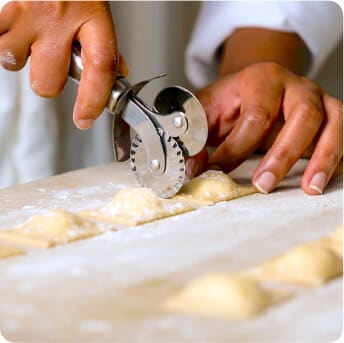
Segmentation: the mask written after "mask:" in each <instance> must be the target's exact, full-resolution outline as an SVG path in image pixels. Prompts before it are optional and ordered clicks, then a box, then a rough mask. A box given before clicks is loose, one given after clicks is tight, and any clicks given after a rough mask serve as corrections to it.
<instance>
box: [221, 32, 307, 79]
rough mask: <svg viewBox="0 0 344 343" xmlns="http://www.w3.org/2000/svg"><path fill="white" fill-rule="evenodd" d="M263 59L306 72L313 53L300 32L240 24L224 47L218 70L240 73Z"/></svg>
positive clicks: (300, 72) (296, 71)
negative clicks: (247, 26) (242, 26)
mask: <svg viewBox="0 0 344 343" xmlns="http://www.w3.org/2000/svg"><path fill="white" fill-rule="evenodd" d="M260 62H273V63H277V64H279V65H281V66H282V67H284V68H286V69H288V70H290V71H292V72H293V73H295V74H299V75H306V74H307V72H308V70H309V67H310V64H311V54H310V52H309V50H308V48H307V46H306V45H305V43H304V42H303V40H302V39H301V38H300V37H299V36H298V35H297V34H296V33H289V32H279V31H273V30H268V29H263V28H240V29H237V30H236V31H234V33H233V34H232V35H231V36H230V37H228V39H227V41H226V42H225V43H224V45H223V47H222V51H221V64H220V68H219V71H218V74H219V76H224V75H226V74H232V73H236V72H239V71H241V70H242V69H244V68H246V67H247V66H249V65H252V64H255V63H260Z"/></svg>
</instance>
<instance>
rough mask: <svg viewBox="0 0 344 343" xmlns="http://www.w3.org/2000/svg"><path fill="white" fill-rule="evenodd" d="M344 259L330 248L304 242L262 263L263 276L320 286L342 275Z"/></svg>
mask: <svg viewBox="0 0 344 343" xmlns="http://www.w3.org/2000/svg"><path fill="white" fill-rule="evenodd" d="M342 269H343V262H342V259H341V258H340V257H339V256H338V255H337V254H336V253H334V252H333V251H331V250H330V249H328V248H326V247H323V246H319V245H316V244H304V245H300V246H297V247H295V248H294V249H292V250H290V251H289V252H287V253H285V254H283V255H281V256H279V257H276V258H273V259H271V260H269V261H267V262H265V263H264V264H263V265H262V278H263V279H266V280H274V281H282V282H287V283H291V284H300V285H304V286H318V285H321V284H323V283H324V282H326V281H327V280H329V279H332V278H334V277H336V276H339V275H342Z"/></svg>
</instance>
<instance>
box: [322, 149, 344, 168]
mask: <svg viewBox="0 0 344 343" xmlns="http://www.w3.org/2000/svg"><path fill="white" fill-rule="evenodd" d="M323 154H324V155H323V156H324V161H327V163H328V165H331V166H334V165H337V164H338V162H339V161H340V160H341V158H342V157H343V149H342V147H340V148H339V149H338V150H337V149H335V150H333V149H328V150H325V151H324V153H323Z"/></svg>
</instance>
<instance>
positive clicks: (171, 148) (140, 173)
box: [130, 131, 185, 198]
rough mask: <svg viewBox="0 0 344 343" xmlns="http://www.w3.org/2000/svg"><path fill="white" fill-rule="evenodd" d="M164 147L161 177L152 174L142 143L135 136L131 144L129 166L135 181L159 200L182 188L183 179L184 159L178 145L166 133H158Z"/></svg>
mask: <svg viewBox="0 0 344 343" xmlns="http://www.w3.org/2000/svg"><path fill="white" fill-rule="evenodd" d="M160 135H161V138H162V141H163V142H164V143H165V147H166V156H167V160H166V169H165V172H164V173H163V174H161V175H157V174H154V173H153V171H152V170H151V169H150V168H149V161H147V158H146V152H145V148H144V145H143V142H142V140H141V138H140V137H139V135H136V136H135V137H134V139H133V141H132V143H131V150H130V165H131V169H132V171H133V173H134V174H135V176H136V179H137V181H138V182H139V183H140V184H141V185H142V186H143V187H149V188H151V189H152V190H153V191H155V193H156V194H157V195H158V196H159V197H161V198H170V197H172V196H173V195H175V194H176V193H177V192H178V191H179V189H180V188H181V187H182V185H183V182H184V178H185V159H184V156H183V152H182V149H181V148H180V147H179V145H178V143H177V142H176V141H175V140H174V139H173V138H172V137H171V136H170V135H168V134H167V133H166V132H164V131H162V132H161V133H160Z"/></svg>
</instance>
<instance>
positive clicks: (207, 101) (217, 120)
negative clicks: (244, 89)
mask: <svg viewBox="0 0 344 343" xmlns="http://www.w3.org/2000/svg"><path fill="white" fill-rule="evenodd" d="M197 98H198V99H199V101H200V102H201V104H202V106H203V108H204V110H205V113H206V115H207V121H208V129H209V135H208V144H210V145H218V144H220V142H221V141H222V140H223V139H224V137H226V136H227V134H228V133H229V132H230V131H231V130H232V128H233V127H234V125H235V123H236V121H237V120H238V117H239V108H240V103H241V98H240V94H239V80H238V78H237V77H236V76H235V75H234V76H226V77H223V78H222V79H220V80H218V81H216V82H214V83H213V84H211V85H209V86H208V87H206V88H204V89H202V90H201V91H199V92H198V93H197Z"/></svg>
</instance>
